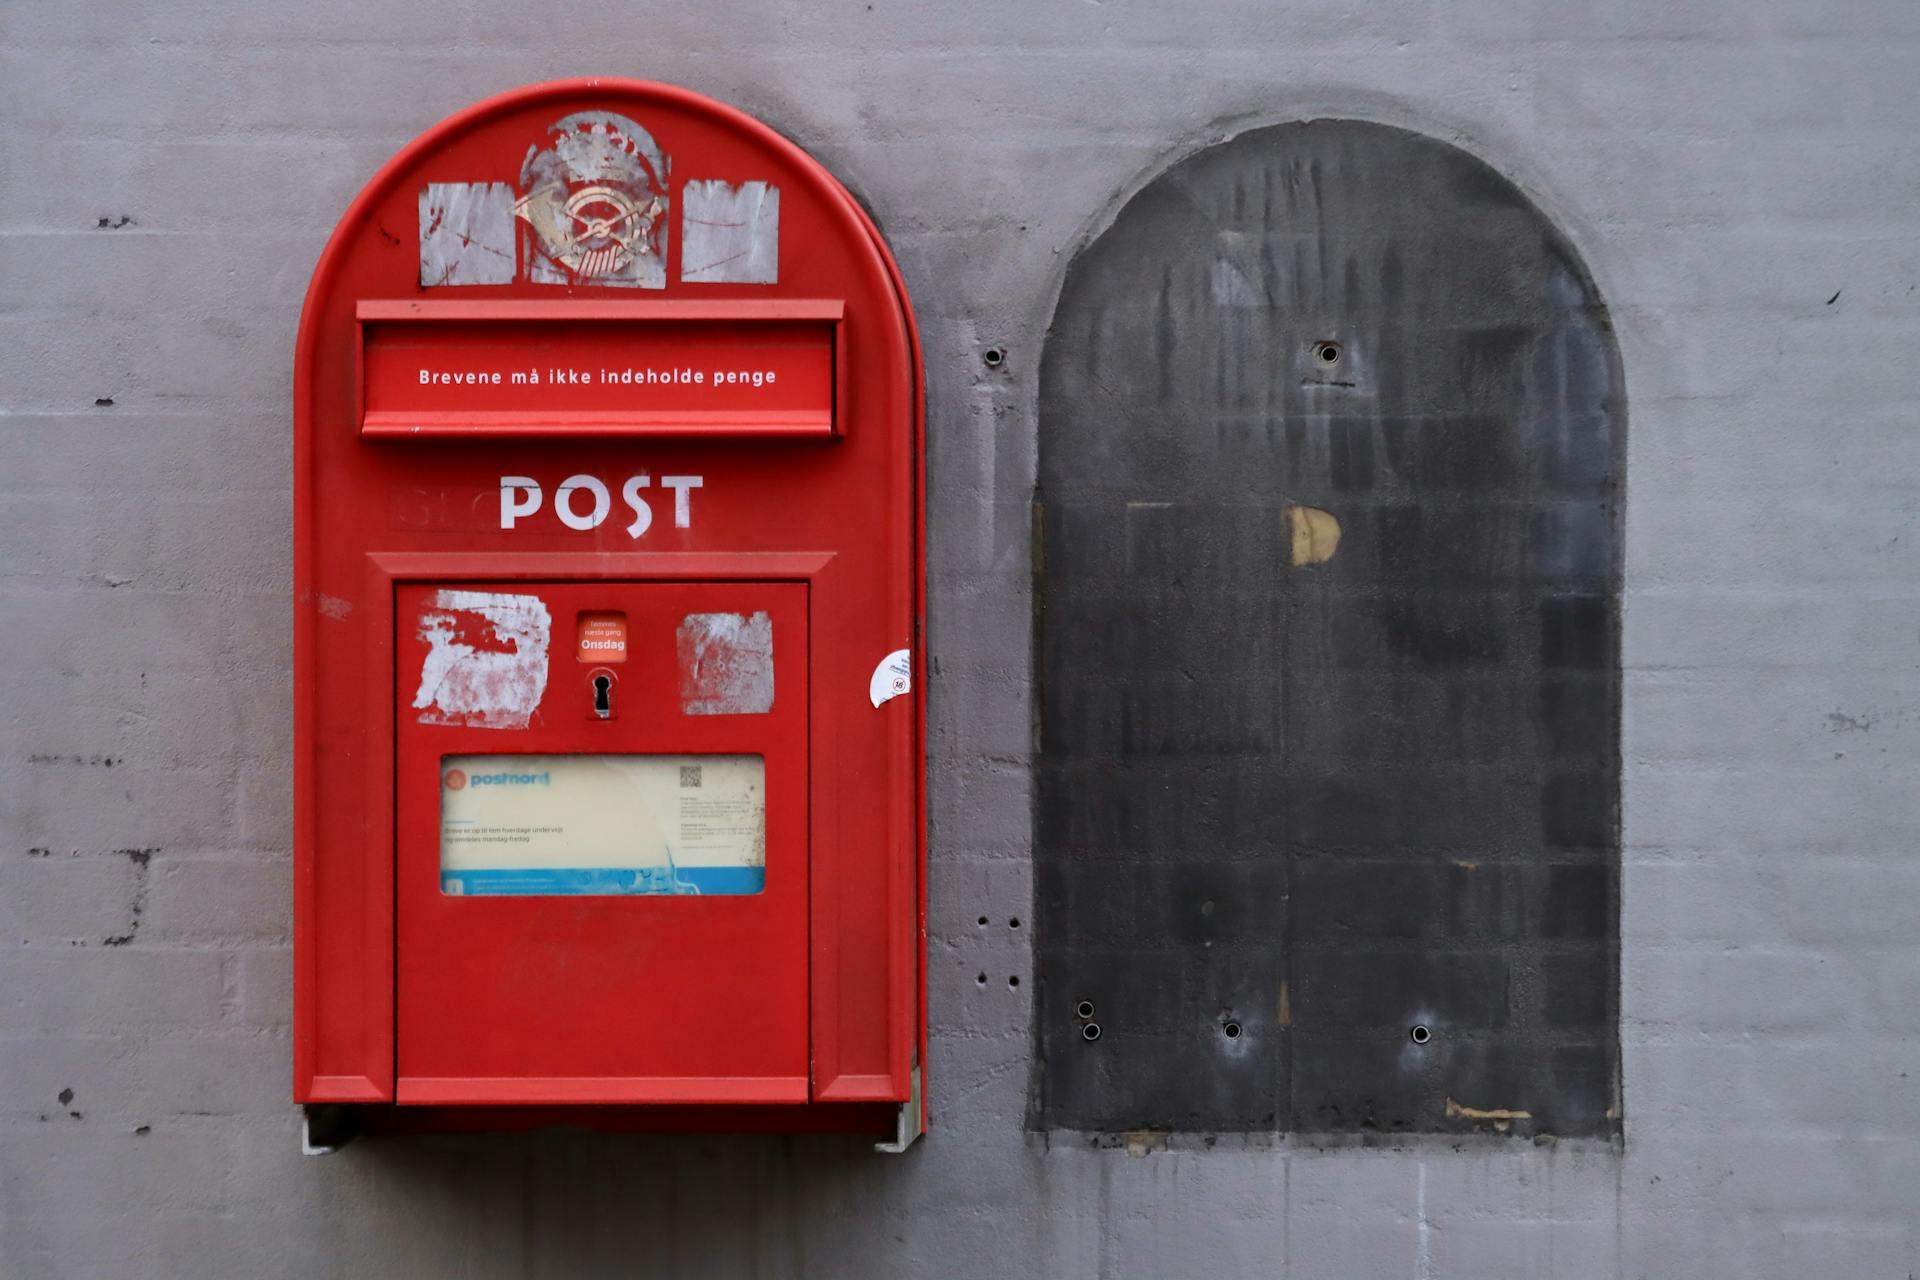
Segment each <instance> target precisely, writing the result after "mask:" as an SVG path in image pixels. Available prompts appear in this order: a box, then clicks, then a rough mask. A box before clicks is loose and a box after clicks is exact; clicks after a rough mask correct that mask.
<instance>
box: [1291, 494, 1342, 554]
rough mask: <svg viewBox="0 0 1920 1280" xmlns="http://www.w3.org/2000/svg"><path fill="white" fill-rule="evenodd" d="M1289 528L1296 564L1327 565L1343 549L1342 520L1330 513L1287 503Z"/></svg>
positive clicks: (1317, 508) (1295, 503)
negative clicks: (1341, 547) (1335, 553)
mask: <svg viewBox="0 0 1920 1280" xmlns="http://www.w3.org/2000/svg"><path fill="white" fill-rule="evenodd" d="M1287 526H1288V528H1289V529H1290V530H1291V531H1292V533H1293V562H1294V564H1296V565H1307V564H1324V563H1326V562H1327V561H1328V560H1331V559H1333V553H1334V552H1336V551H1338V550H1339V549H1340V521H1339V520H1338V519H1337V518H1336V517H1335V516H1334V514H1333V512H1331V511H1322V510H1321V509H1320V508H1319V507H1308V506H1303V505H1301V504H1300V503H1297V502H1291V503H1288V504H1287Z"/></svg>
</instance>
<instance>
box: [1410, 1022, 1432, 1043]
mask: <svg viewBox="0 0 1920 1280" xmlns="http://www.w3.org/2000/svg"><path fill="white" fill-rule="evenodd" d="M1407 1039H1409V1040H1411V1041H1413V1042H1414V1043H1415V1044H1425V1043H1426V1042H1427V1041H1429V1040H1431V1039H1433V1031H1432V1030H1431V1029H1430V1028H1428V1027H1427V1026H1425V1025H1424V1024H1421V1023H1415V1024H1414V1025H1413V1026H1412V1028H1410V1029H1409V1030H1408V1031H1407Z"/></svg>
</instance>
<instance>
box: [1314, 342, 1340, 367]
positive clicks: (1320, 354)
mask: <svg viewBox="0 0 1920 1280" xmlns="http://www.w3.org/2000/svg"><path fill="white" fill-rule="evenodd" d="M1313 355H1314V358H1315V359H1316V360H1318V361H1319V362H1320V363H1321V364H1339V363H1340V344H1339V343H1337V342H1316V343H1314V344H1313Z"/></svg>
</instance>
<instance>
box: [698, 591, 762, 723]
mask: <svg viewBox="0 0 1920 1280" xmlns="http://www.w3.org/2000/svg"><path fill="white" fill-rule="evenodd" d="M675 641H676V643H675V651H676V654H677V656H678V658H679V662H680V708H681V710H682V711H684V712H685V713H686V714H688V715H690V716H753V715H765V714H766V713H767V712H769V711H771V710H773V619H772V618H769V617H768V616H767V615H766V614H765V613H754V614H741V613H690V614H688V615H687V616H686V617H684V618H682V619H681V620H680V630H679V633H678V635H677V636H676V637H675Z"/></svg>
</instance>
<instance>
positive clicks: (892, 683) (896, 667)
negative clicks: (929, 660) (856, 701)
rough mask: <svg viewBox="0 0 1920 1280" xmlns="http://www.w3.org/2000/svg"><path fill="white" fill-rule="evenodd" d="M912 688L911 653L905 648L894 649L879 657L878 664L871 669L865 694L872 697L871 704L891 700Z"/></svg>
mask: <svg viewBox="0 0 1920 1280" xmlns="http://www.w3.org/2000/svg"><path fill="white" fill-rule="evenodd" d="M912 688H913V654H912V653H910V652H908V651H907V650H905V649H895V650H894V651H893V652H892V653H890V654H888V655H887V656H886V657H884V658H882V659H880V665H879V666H877V667H875V668H874V669H873V678H872V679H870V680H868V681H867V696H868V697H869V698H872V699H873V705H874V706H876V707H877V706H879V705H880V704H881V703H883V702H891V701H892V700H893V699H895V698H897V697H899V696H900V695H901V694H903V693H906V692H907V691H908V690H910V689H912Z"/></svg>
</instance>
